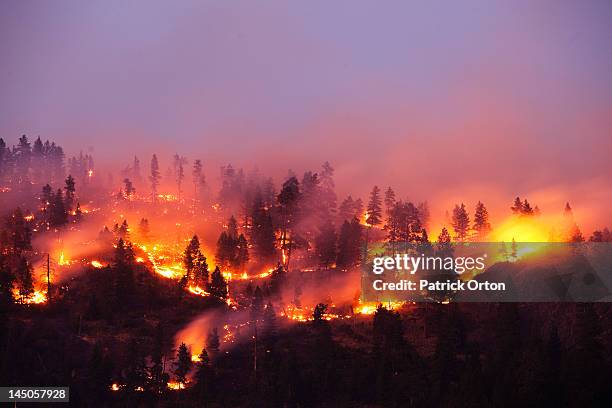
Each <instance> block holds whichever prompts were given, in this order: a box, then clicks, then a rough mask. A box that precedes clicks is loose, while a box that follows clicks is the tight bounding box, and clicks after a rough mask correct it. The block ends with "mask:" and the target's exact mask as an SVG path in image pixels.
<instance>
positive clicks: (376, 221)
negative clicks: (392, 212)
mask: <svg viewBox="0 0 612 408" xmlns="http://www.w3.org/2000/svg"><path fill="white" fill-rule="evenodd" d="M366 223H367V224H368V225H371V226H373V227H376V226H378V225H380V224H381V223H382V200H381V198H380V189H379V188H378V186H374V187H373V188H372V192H371V193H370V201H369V202H368V218H367V219H366Z"/></svg>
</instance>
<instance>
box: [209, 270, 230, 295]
mask: <svg viewBox="0 0 612 408" xmlns="http://www.w3.org/2000/svg"><path fill="white" fill-rule="evenodd" d="M208 291H209V292H210V294H211V295H213V296H216V297H218V298H221V299H226V298H227V282H226V281H225V278H224V277H223V274H222V273H221V269H219V267H218V266H217V267H216V268H215V270H214V271H213V273H212V275H211V277H210V283H209V285H208Z"/></svg>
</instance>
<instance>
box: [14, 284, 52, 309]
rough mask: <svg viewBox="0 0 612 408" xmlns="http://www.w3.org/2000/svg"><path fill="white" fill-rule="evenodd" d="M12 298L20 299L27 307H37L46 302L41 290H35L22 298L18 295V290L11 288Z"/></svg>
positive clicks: (45, 295) (44, 293)
mask: <svg viewBox="0 0 612 408" xmlns="http://www.w3.org/2000/svg"><path fill="white" fill-rule="evenodd" d="M13 297H14V298H15V299H21V301H22V302H23V303H24V304H27V305H38V304H41V303H45V302H46V301H47V293H46V292H43V291H42V290H35V291H34V292H32V293H31V294H30V295H29V296H27V297H23V298H22V296H21V295H20V294H19V289H17V288H13Z"/></svg>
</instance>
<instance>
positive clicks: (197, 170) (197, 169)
mask: <svg viewBox="0 0 612 408" xmlns="http://www.w3.org/2000/svg"><path fill="white" fill-rule="evenodd" d="M202 168H203V166H202V161H201V160H199V159H198V160H196V161H194V162H193V169H192V171H191V176H192V181H193V196H194V203H195V205H196V206H197V204H198V201H199V200H198V186H199V185H201V184H202V179H203V177H204V176H203V175H202Z"/></svg>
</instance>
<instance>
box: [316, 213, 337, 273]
mask: <svg viewBox="0 0 612 408" xmlns="http://www.w3.org/2000/svg"><path fill="white" fill-rule="evenodd" d="M336 241H337V236H336V231H335V230H334V226H333V225H332V224H331V223H326V224H324V225H322V226H321V227H320V228H319V233H318V235H317V236H316V238H315V253H316V254H317V257H318V258H319V264H320V265H321V266H323V267H324V268H328V267H329V266H330V265H331V264H333V263H334V262H335V260H336V256H337V254H336V253H337V250H336Z"/></svg>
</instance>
